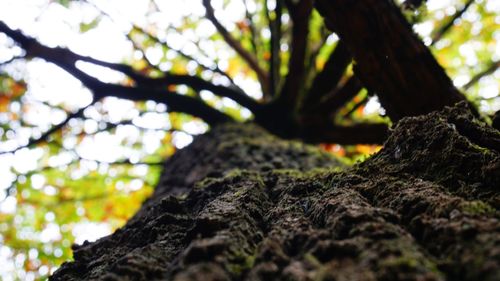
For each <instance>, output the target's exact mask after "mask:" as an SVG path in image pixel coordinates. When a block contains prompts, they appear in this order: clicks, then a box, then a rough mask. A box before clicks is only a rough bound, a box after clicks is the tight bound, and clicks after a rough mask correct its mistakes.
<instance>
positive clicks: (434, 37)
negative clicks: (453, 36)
mask: <svg viewBox="0 0 500 281" xmlns="http://www.w3.org/2000/svg"><path fill="white" fill-rule="evenodd" d="M472 3H474V0H468V1H467V2H466V3H465V4H464V6H463V7H462V9H460V10H458V11H457V12H456V13H455V14H453V15H452V16H450V17H449V18H448V20H447V21H446V22H445V24H444V25H443V26H441V27H440V28H439V29H436V30H435V31H434V32H433V35H432V43H431V45H434V44H435V43H436V42H438V41H439V40H441V38H443V36H444V35H445V34H446V33H447V32H448V31H449V30H450V28H451V27H452V26H453V23H454V22H455V21H456V20H457V19H459V18H461V17H462V15H463V14H464V13H465V12H466V11H467V9H469V7H470V6H471V5H472Z"/></svg>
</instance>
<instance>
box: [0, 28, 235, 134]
mask: <svg viewBox="0 0 500 281" xmlns="http://www.w3.org/2000/svg"><path fill="white" fill-rule="evenodd" d="M0 32H4V33H5V34H7V35H8V36H9V37H11V38H12V39H14V41H16V42H17V43H18V44H20V45H21V47H22V48H23V49H24V50H25V51H26V53H27V55H28V56H31V57H39V58H42V59H44V60H46V61H48V62H52V63H54V64H56V65H57V66H59V67H61V68H62V69H64V70H66V71H67V72H68V73H70V74H71V75H73V76H74V77H76V78H77V79H79V80H80V81H81V82H82V83H83V85H84V86H86V87H87V88H89V89H90V90H91V91H92V92H93V94H94V100H98V99H100V98H103V97H108V96H113V97H117V98H123V99H129V100H134V101H143V100H153V101H156V102H160V103H165V104H167V105H168V107H169V110H170V111H176V112H184V113H188V114H191V115H193V116H196V117H199V118H201V119H203V120H204V121H206V122H207V123H209V124H211V125H215V124H219V123H223V122H227V121H230V120H231V118H230V117H229V116H227V115H225V114H224V113H222V112H220V111H217V110H216V109H214V108H212V107H210V106H208V105H207V104H205V103H203V102H202V101H200V100H197V99H194V98H191V97H188V96H183V95H179V94H177V93H174V92H170V91H166V90H158V89H152V88H142V87H141V88H138V87H134V88H133V87H125V86H121V85H115V84H108V83H104V82H101V81H100V80H98V79H96V78H94V77H92V76H90V75H88V74H86V73H85V72H83V71H81V70H79V69H78V68H77V67H76V65H75V63H76V62H77V61H78V57H77V56H76V57H75V56H73V55H72V52H71V51H69V50H67V49H64V48H49V47H46V46H43V45H41V44H40V43H38V42H37V41H36V40H35V39H33V38H30V37H28V36H25V35H24V34H22V33H21V32H20V31H16V30H12V29H10V28H9V27H8V26H7V25H6V24H4V23H3V22H0Z"/></svg>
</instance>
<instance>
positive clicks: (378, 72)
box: [315, 0, 465, 121]
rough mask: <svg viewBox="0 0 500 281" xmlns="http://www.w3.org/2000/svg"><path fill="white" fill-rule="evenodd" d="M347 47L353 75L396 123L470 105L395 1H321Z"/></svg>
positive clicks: (329, 22) (331, 25)
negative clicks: (456, 104)
mask: <svg viewBox="0 0 500 281" xmlns="http://www.w3.org/2000/svg"><path fill="white" fill-rule="evenodd" d="M315 5H316V8H318V11H319V12H320V13H321V14H322V15H323V16H324V17H325V20H326V22H327V26H328V27H329V28H331V29H333V30H334V31H335V32H336V33H337V34H338V35H339V37H340V38H341V40H342V41H343V42H344V43H345V44H346V46H347V48H348V50H349V52H350V53H351V55H352V56H353V58H354V60H355V64H354V71H355V73H356V76H357V77H358V78H359V79H360V80H361V81H362V82H363V85H364V86H366V88H367V89H368V90H369V91H372V92H375V93H376V94H377V95H378V97H379V99H380V102H381V104H382V106H383V107H384V109H385V110H386V112H387V115H388V116H389V117H390V118H391V119H392V120H393V121H396V120H399V119H401V118H403V117H405V116H415V115H421V114H426V113H429V112H431V111H433V110H440V109H442V108H444V107H445V106H450V105H454V104H455V103H457V102H459V101H463V100H465V96H464V95H463V94H462V93H460V92H459V91H458V90H457V88H455V87H454V85H453V83H452V81H451V79H450V78H449V77H448V76H447V75H446V73H445V71H444V70H443V68H442V67H441V66H440V65H439V64H438V62H437V61H436V59H435V58H434V57H433V56H432V54H431V52H430V51H429V49H428V48H427V47H426V46H425V45H424V44H423V43H422V41H421V40H420V39H419V38H418V36H417V35H416V34H415V33H414V32H413V30H412V28H411V26H410V24H409V23H408V22H407V21H406V20H405V18H404V16H403V15H402V14H401V11H400V9H399V8H398V7H397V6H396V5H395V4H394V2H393V1H392V0H364V1H344V0H317V1H316V2H315Z"/></svg>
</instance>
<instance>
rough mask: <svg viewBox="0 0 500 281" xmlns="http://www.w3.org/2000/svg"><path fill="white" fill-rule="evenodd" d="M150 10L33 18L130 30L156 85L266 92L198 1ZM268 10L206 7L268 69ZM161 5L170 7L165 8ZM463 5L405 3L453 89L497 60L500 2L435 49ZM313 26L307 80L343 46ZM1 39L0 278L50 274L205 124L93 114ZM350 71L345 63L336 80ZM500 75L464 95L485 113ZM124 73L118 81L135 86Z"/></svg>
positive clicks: (134, 55) (149, 107)
mask: <svg viewBox="0 0 500 281" xmlns="http://www.w3.org/2000/svg"><path fill="white" fill-rule="evenodd" d="M136 2H137V3H138V2H140V1H136ZM144 2H145V3H146V6H147V9H145V10H144V15H143V16H142V17H141V18H140V19H137V18H135V19H132V18H127V13H125V12H124V13H120V12H119V11H120V8H123V7H126V5H129V4H128V2H127V3H125V2H117V3H120V4H119V5H118V6H116V7H115V8H116V10H113V7H112V6H109V5H100V4H103V2H102V1H70V0H64V1H62V0H58V1H53V0H52V1H51V0H46V3H45V4H44V5H41V6H40V9H39V11H38V13H39V14H40V18H43V16H42V15H43V14H44V13H46V11H47V10H48V9H49V8H54V7H56V8H54V9H57V10H58V11H59V13H62V14H64V13H66V12H67V13H70V12H73V14H74V13H75V11H80V10H83V9H86V11H87V12H88V11H89V10H91V12H88V13H87V14H86V16H85V17H83V16H82V17H81V18H79V20H75V21H73V22H66V23H65V24H67V25H68V28H69V29H70V30H72V31H73V32H74V33H75V34H80V33H81V34H82V36H83V35H85V34H87V35H88V34H92V33H94V34H95V33H99V32H101V33H102V32H104V33H106V32H109V28H108V26H109V25H110V24H115V25H121V26H125V28H124V32H123V35H125V36H123V37H124V38H123V39H124V40H129V41H128V42H130V44H129V45H130V52H129V55H128V56H125V57H124V58H123V61H124V62H126V63H128V64H130V65H132V66H133V67H134V68H135V69H137V70H139V71H141V72H143V73H144V74H148V75H150V76H153V77H155V76H160V75H161V74H162V72H167V71H169V72H173V73H177V74H190V75H198V76H201V77H203V78H204V79H207V80H210V81H213V82H215V83H220V84H225V85H229V84H230V83H231V81H232V82H234V84H236V85H238V86H239V87H241V88H242V89H244V90H245V92H247V93H248V94H249V95H251V96H253V97H255V98H257V99H259V98H261V94H260V88H259V86H258V84H257V82H256V76H255V74H254V72H252V71H251V70H250V68H249V67H248V66H247V64H245V63H244V62H243V60H242V59H241V58H240V57H238V56H236V55H235V52H234V51H233V50H231V49H230V48H229V47H228V46H227V45H226V44H225V43H224V42H223V40H222V38H221V36H220V35H219V34H218V33H217V32H216V31H215V29H214V28H213V26H212V25H211V24H210V23H209V22H208V21H207V19H204V17H203V12H204V10H203V8H202V6H201V3H200V2H201V1H199V0H190V1H177V2H176V1H151V2H150V1H148V0H144ZM181 2H182V3H181ZM400 2H402V1H400ZM413 2H415V3H417V2H418V3H420V2H422V1H413ZM274 4H275V3H274V1H268V2H267V5H268V7H270V9H271V12H270V13H269V14H267V13H266V9H265V7H266V6H265V5H266V4H265V2H264V1H253V0H234V1H213V5H214V8H216V10H217V11H221V14H218V17H219V18H220V19H221V20H222V22H223V24H224V25H225V26H226V27H227V28H228V30H229V31H230V32H231V34H233V35H234V37H235V38H237V40H238V41H240V42H241V44H242V45H243V46H244V47H245V48H246V49H247V50H249V51H251V52H252V53H254V54H255V55H256V57H257V58H258V59H259V61H260V63H261V66H262V67H263V68H266V69H267V64H268V61H269V60H270V56H271V55H270V52H271V50H270V48H269V45H270V44H269V43H270V31H269V29H268V17H270V18H272V17H275V16H276V15H275V13H274V12H273V11H272V9H273V8H272V6H273V5H274ZM121 5H123V7H121ZM169 5H170V6H172V5H175V8H172V9H168V7H169ZM464 5H465V1H461V0H448V1H441V0H429V1H427V2H426V3H423V4H422V5H420V4H419V5H417V6H418V7H413V6H412V7H410V8H408V7H406V8H404V13H405V15H406V17H407V18H408V20H409V21H410V22H411V23H412V24H414V27H415V30H416V31H417V32H418V34H419V35H420V36H421V37H422V39H423V40H424V42H426V44H428V45H431V44H432V47H431V49H432V51H433V53H434V54H435V56H436V57H437V59H438V60H439V62H440V63H441V65H443V66H444V67H445V69H446V70H447V72H448V74H449V75H450V76H451V77H452V78H453V79H454V82H455V84H456V85H457V86H459V87H461V86H463V85H466V83H467V82H468V81H470V80H471V79H473V77H474V76H476V75H477V74H479V73H481V72H483V71H484V70H485V69H487V68H488V67H489V66H490V65H491V64H492V63H494V62H497V61H498V60H499V59H500V45H499V44H498V42H499V41H500V28H499V27H500V15H499V14H500V13H499V12H500V5H499V4H498V1H495V0H480V1H475V2H474V3H473V4H472V5H471V6H470V7H469V8H468V9H467V11H466V12H465V13H464V14H463V15H462V16H461V17H460V18H457V19H456V20H455V21H454V24H453V26H452V27H451V28H450V29H449V30H448V31H447V32H445V33H444V36H443V37H442V38H441V39H440V40H439V41H438V42H432V38H433V36H434V35H435V33H434V32H436V30H439V28H441V27H442V26H444V25H445V24H446V23H447V22H448V21H449V20H450V19H451V18H452V17H453V16H454V14H455V13H456V12H457V11H458V10H460V9H461V8H462V7H463V6H464ZM100 7H105V8H102V9H101V8H100ZM172 7H174V6H172ZM172 10H173V11H172ZM116 11H118V12H116ZM224 11H239V13H232V14H228V13H223V12H224ZM77 14H78V12H77ZM123 14H125V16H123ZM116 15H118V16H116ZM167 19H168V20H169V21H168V22H166V21H165V20H167ZM30 20H31V19H30ZM39 20H40V21H41V20H42V19H39ZM124 21H125V24H124V23H123V22H124ZM282 21H283V28H282V30H283V38H282V40H281V50H282V52H281V53H280V56H281V60H282V62H283V63H282V65H281V69H280V71H281V74H283V75H284V74H286V72H287V68H286V62H287V61H288V59H289V52H288V49H289V47H290V46H289V41H290V38H289V31H290V30H289V29H290V26H289V16H288V14H287V13H286V11H285V12H284V14H283V16H282ZM310 25H311V30H312V31H311V35H310V39H309V42H310V46H309V51H308V52H309V58H310V60H309V61H308V62H306V63H307V64H308V65H309V68H308V71H309V72H308V77H310V78H311V77H314V74H315V73H317V72H318V71H320V70H321V69H322V67H323V66H324V64H325V62H326V60H327V59H328V56H329V54H330V52H331V51H332V50H333V49H334V47H335V45H336V43H337V41H338V38H337V37H336V36H335V35H331V34H329V33H328V32H327V31H326V29H325V28H324V26H323V22H322V19H321V17H320V16H319V14H317V13H316V12H315V13H314V14H313V17H312V20H311V23H310ZM106 28H108V29H106ZM255 35H257V36H255ZM62 42H64V41H62ZM100 43H101V42H95V45H96V46H100V45H99V44H100ZM0 44H2V45H4V46H3V48H6V50H10V51H11V55H12V59H7V60H6V61H5V62H4V63H2V65H1V67H0V151H11V150H16V151H15V152H12V153H2V154H1V155H0V200H1V203H0V263H5V264H6V265H5V266H4V268H3V269H2V270H0V274H1V275H0V279H1V278H4V279H5V280H8V279H9V278H10V279H20V280H30V279H34V278H44V277H46V276H47V275H48V274H50V272H52V271H53V270H55V269H56V268H57V265H58V264H60V263H62V262H63V261H65V260H68V259H71V250H70V246H71V245H72V244H73V243H75V242H76V243H82V242H83V241H82V239H96V238H98V237H99V236H102V235H105V234H108V233H111V232H112V231H113V230H114V229H116V228H118V227H120V226H122V225H123V224H124V223H125V222H126V221H127V219H128V218H129V217H130V216H132V215H133V214H134V212H135V211H136V210H137V209H138V208H139V207H140V204H141V202H142V201H144V200H145V198H147V196H148V195H149V194H151V192H152V189H153V187H154V186H155V184H156V183H157V181H158V177H159V174H160V172H161V165H160V164H161V163H162V162H163V161H164V160H165V159H167V158H168V157H170V156H171V155H172V154H173V153H174V152H175V151H176V149H178V148H181V147H183V146H185V145H186V144H188V143H189V142H190V141H191V140H192V135H196V134H200V133H203V132H204V131H206V130H207V129H208V127H207V125H205V124H204V123H203V122H201V121H200V120H197V119H194V118H192V117H191V116H188V115H186V114H181V113H168V112H167V107H165V106H164V105H161V104H156V103H154V102H150V101H147V102H136V103H133V102H129V101H119V100H116V99H112V98H107V99H105V100H103V101H99V102H97V103H95V104H93V105H90V106H88V101H87V102H85V99H83V101H82V100H79V101H78V102H77V101H75V98H74V97H75V95H80V94H81V95H83V96H84V95H88V92H85V91H84V90H81V91H80V92H78V93H72V94H73V95H67V96H65V97H63V98H60V97H56V98H52V99H49V98H46V99H45V98H44V97H43V95H40V94H37V92H38V91H41V89H42V90H43V88H44V87H43V85H42V87H40V85H38V86H36V85H35V84H36V83H35V82H36V77H33V75H34V74H33V73H34V72H33V71H31V70H32V69H33V68H34V67H35V66H38V65H40V64H43V63H42V62H40V61H36V60H34V61H24V60H22V59H17V58H16V57H15V56H19V55H22V52H20V51H19V49H18V48H17V49H16V48H15V47H13V43H12V42H11V41H9V40H7V39H5V38H0ZM105 47H106V46H102V48H105ZM2 50H3V49H2ZM10 60H12V62H10ZM7 62H8V63H7ZM43 71H45V72H52V70H51V69H49V70H47V69H45V70H43ZM56 72H57V71H55V70H54V73H56ZM30 73H31V76H30ZM54 75H55V74H54ZM349 75H352V70H351V69H350V70H349V71H348V73H346V74H345V77H344V81H345V80H346V79H347V78H348V76H349ZM58 77H59V76H58ZM499 78H500V73H499V71H498V70H497V71H496V72H494V73H491V74H490V75H487V76H485V77H483V78H482V79H480V80H479V82H478V83H475V84H474V85H472V86H471V87H470V88H469V89H468V90H467V91H466V93H467V95H468V97H469V99H471V100H473V101H474V102H476V103H477V104H478V105H479V106H480V109H481V111H482V112H483V113H484V114H491V113H493V112H494V111H496V110H499V109H500V97H499V90H498V89H499V88H500V79H499ZM68 79H70V78H69V77H68ZM120 79H121V83H124V84H127V83H131V82H130V81H127V80H123V79H122V78H120ZM30 81H31V82H30ZM33 81H35V82H33ZM32 82H33V83H32ZM61 84H63V83H61ZM56 87H57V85H56ZM50 89H53V88H50ZM170 90H173V91H177V92H179V93H181V94H185V95H190V96H193V97H196V98H200V99H203V100H204V101H206V102H207V103H209V104H210V105H211V106H213V107H215V108H218V109H220V110H222V111H224V112H226V113H228V114H230V115H231V116H233V117H234V118H236V119H238V120H247V119H249V118H251V114H250V112H249V111H248V110H246V109H242V108H241V107H240V106H238V105H237V104H235V103H234V102H232V101H231V100H228V99H226V98H218V97H216V96H214V95H213V94H211V93H209V92H201V93H196V92H194V91H192V90H191V89H189V88H187V87H184V86H175V87H172V88H171V89H170ZM87 100H88V99H87ZM83 106H88V107H87V108H86V110H85V111H84V112H83V114H82V115H80V116H76V117H75V118H73V119H71V120H70V121H69V122H68V123H67V124H66V126H64V127H63V128H62V129H61V130H59V131H58V132H56V133H54V134H51V135H50V137H48V138H47V140H45V141H43V142H38V143H36V144H33V145H30V146H29V147H24V146H26V145H27V144H29V143H30V140H34V139H37V138H39V137H40V136H41V135H42V134H43V132H46V131H47V130H49V129H50V128H51V127H52V126H54V125H55V124H58V123H60V122H62V121H63V120H64V119H65V118H66V116H68V115H69V114H71V113H72V112H75V111H76V110H77V109H78V108H81V107H83ZM336 118H337V119H338V120H336V121H338V122H339V123H343V124H350V123H356V122H360V121H363V120H377V121H386V122H387V119H386V118H385V117H384V112H383V109H382V108H380V106H379V104H378V102H377V99H376V97H373V96H372V95H370V93H368V92H367V91H366V90H363V91H362V92H361V93H360V94H358V95H357V96H356V97H355V98H354V99H353V100H352V101H350V102H349V103H348V104H347V105H346V106H345V107H344V108H342V109H341V110H340V112H339V114H337V116H336ZM18 147H21V148H20V149H16V148H18ZM321 147H322V148H323V149H325V150H327V151H330V152H332V153H334V154H336V155H339V156H342V157H347V158H350V159H352V160H353V161H355V160H358V159H363V158H364V157H366V155H369V154H372V153H374V152H376V151H377V150H378V149H380V147H378V146H367V145H358V146H340V145H336V144H323V145H321Z"/></svg>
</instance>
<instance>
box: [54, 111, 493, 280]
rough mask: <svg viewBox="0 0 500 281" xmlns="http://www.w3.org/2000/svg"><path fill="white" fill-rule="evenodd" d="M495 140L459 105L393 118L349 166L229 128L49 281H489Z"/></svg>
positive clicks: (173, 162) (171, 168)
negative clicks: (376, 144) (382, 141)
mask: <svg viewBox="0 0 500 281" xmlns="http://www.w3.org/2000/svg"><path fill="white" fill-rule="evenodd" d="M499 145H500V133H499V132H498V131H496V130H495V129H492V128H489V127H487V126H485V125H483V124H481V123H480V122H478V121H477V120H475V119H473V117H472V115H471V114H470V113H469V112H468V111H467V109H465V107H464V106H462V107H456V108H447V109H445V110H444V111H443V112H434V113H431V114H429V115H426V116H422V117H413V118H406V119H403V120H402V121H400V122H399V123H398V125H397V126H396V127H395V128H394V130H393V131H392V135H391V137H390V138H389V140H388V141H387V143H386V145H385V146H384V148H383V149H382V150H381V151H380V152H379V153H377V154H376V155H374V156H372V157H371V158H369V159H368V160H366V161H365V162H363V163H360V164H358V165H355V166H354V167H350V168H344V165H342V164H341V163H340V162H339V161H337V160H336V159H334V158H333V157H331V156H329V155H327V154H325V153H323V152H321V151H319V150H318V149H316V148H314V147H310V146H306V145H304V144H301V143H298V142H292V141H284V140H281V139H278V138H276V137H273V136H271V135H269V134H268V133H266V132H265V131H264V130H262V129H260V128H258V127H257V126H254V125H251V124H240V125H236V124H227V125H223V126H219V127H216V128H214V129H212V131H211V132H209V133H208V134H206V135H204V136H200V137H198V138H197V139H196V140H195V141H194V142H193V144H191V145H190V146H189V147H188V148H185V149H183V150H181V151H179V152H178V153H177V154H176V155H175V156H174V157H172V158H171V159H170V160H169V161H168V162H167V163H166V164H165V170H164V173H163V176H162V178H161V181H160V183H159V185H158V187H157V188H156V191H155V193H154V194H153V196H152V197H151V198H150V199H149V200H148V201H147V202H145V203H144V205H143V207H142V208H141V210H140V211H139V212H138V213H137V214H136V215H135V216H134V217H133V218H132V219H131V220H130V221H129V222H128V223H127V225H126V226H124V227H123V228H121V229H119V230H118V231H116V232H115V233H114V234H112V235H110V236H108V237H104V238H102V239H100V240H98V241H96V242H94V243H84V244H83V245H80V246H75V247H74V258H75V261H73V262H68V263H65V264H63V265H62V266H61V268H60V269H59V270H58V271H56V273H55V274H54V275H53V276H52V277H51V279H52V280H89V279H98V280H159V279H161V280H471V281H472V280H500V265H499V262H500V260H499V259H500V223H499V220H498V219H499V212H498V207H499V205H500V196H499V194H500V193H499V184H500V183H499V182H500V152H499V149H500V146H499Z"/></svg>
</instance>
